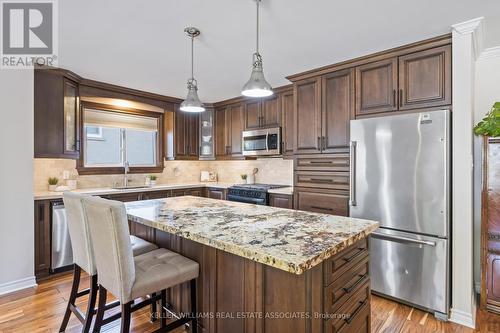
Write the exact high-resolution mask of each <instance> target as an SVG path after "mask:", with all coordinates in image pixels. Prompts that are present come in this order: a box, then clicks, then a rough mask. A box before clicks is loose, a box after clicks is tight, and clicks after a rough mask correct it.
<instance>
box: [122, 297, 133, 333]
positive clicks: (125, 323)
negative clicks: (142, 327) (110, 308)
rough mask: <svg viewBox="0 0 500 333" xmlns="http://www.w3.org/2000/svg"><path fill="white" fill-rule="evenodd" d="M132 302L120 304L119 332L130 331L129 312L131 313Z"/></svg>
mask: <svg viewBox="0 0 500 333" xmlns="http://www.w3.org/2000/svg"><path fill="white" fill-rule="evenodd" d="M131 307H132V302H128V303H127V304H122V326H121V329H120V332H121V333H129V332H130V314H131Z"/></svg>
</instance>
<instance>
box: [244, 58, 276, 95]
mask: <svg viewBox="0 0 500 333" xmlns="http://www.w3.org/2000/svg"><path fill="white" fill-rule="evenodd" d="M241 94H242V95H243V96H248V97H266V96H271V95H272V94H273V90H272V88H271V85H270V84H269V83H267V81H266V78H265V77H264V71H263V69H262V63H260V64H259V63H258V61H256V62H254V66H253V69H252V74H251V75H250V80H248V82H247V83H245V85H244V86H243V89H242V91H241Z"/></svg>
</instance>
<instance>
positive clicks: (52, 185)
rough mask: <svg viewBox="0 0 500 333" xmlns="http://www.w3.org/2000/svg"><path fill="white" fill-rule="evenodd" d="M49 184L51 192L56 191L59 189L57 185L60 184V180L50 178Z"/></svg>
mask: <svg viewBox="0 0 500 333" xmlns="http://www.w3.org/2000/svg"><path fill="white" fill-rule="evenodd" d="M48 183H49V191H55V190H56V188H57V184H58V183H59V178H57V177H50V178H49V180H48Z"/></svg>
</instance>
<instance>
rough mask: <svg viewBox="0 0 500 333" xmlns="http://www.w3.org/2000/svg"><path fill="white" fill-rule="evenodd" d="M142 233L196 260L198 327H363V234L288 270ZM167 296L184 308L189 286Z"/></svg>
mask: <svg viewBox="0 0 500 333" xmlns="http://www.w3.org/2000/svg"><path fill="white" fill-rule="evenodd" d="M131 223H132V224H134V223H135V222H131ZM142 227H144V228H145V229H148V228H149V229H152V228H150V227H147V226H142ZM145 235H146V236H149V235H154V240H152V241H153V242H155V243H156V244H157V245H158V246H160V247H164V248H167V249H169V250H172V251H175V252H177V253H180V254H182V255H183V256H186V257H188V258H190V259H192V260H194V261H196V262H198V264H199V267H200V272H199V277H198V279H197V284H196V287H197V310H198V313H201V314H203V316H202V317H201V318H200V319H199V324H198V325H199V331H201V332H204V333H234V332H245V333H321V332H325V333H327V332H356V333H368V332H370V323H369V317H370V302H369V294H370V280H369V271H368V269H369V262H368V260H369V256H368V245H367V240H366V239H363V240H361V241H358V242H356V243H355V244H353V245H351V246H349V247H347V248H345V249H344V250H343V251H341V252H339V253H337V254H336V255H334V256H333V257H332V258H329V259H327V260H325V261H324V262H323V263H320V264H318V265H316V266H314V267H312V268H310V269H308V270H306V271H305V272H304V273H302V274H293V273H289V272H287V271H284V270H281V269H277V268H274V267H271V266H268V265H265V264H261V263H258V262H255V261H253V260H249V259H246V258H243V257H240V256H237V255H233V254H230V253H228V252H225V251H221V250H217V249H215V248H213V247H210V246H207V245H203V244H200V243H198V242H194V241H192V240H189V239H186V238H183V237H180V236H177V235H173V234H170V233H167V232H164V231H161V230H154V231H150V232H145ZM360 249H362V250H360ZM360 253H361V254H360ZM341 262H343V263H341ZM333 297H335V299H333ZM168 301H169V303H170V304H171V310H173V311H174V312H177V313H180V312H181V311H184V312H189V311H190V309H191V304H190V297H189V284H183V285H181V286H176V287H173V288H170V290H169V292H168ZM285 316H286V317H285ZM367 320H368V321H367Z"/></svg>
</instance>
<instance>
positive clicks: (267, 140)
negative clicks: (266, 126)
mask: <svg viewBox="0 0 500 333" xmlns="http://www.w3.org/2000/svg"><path fill="white" fill-rule="evenodd" d="M266 151H269V132H267V133H266Z"/></svg>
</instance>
